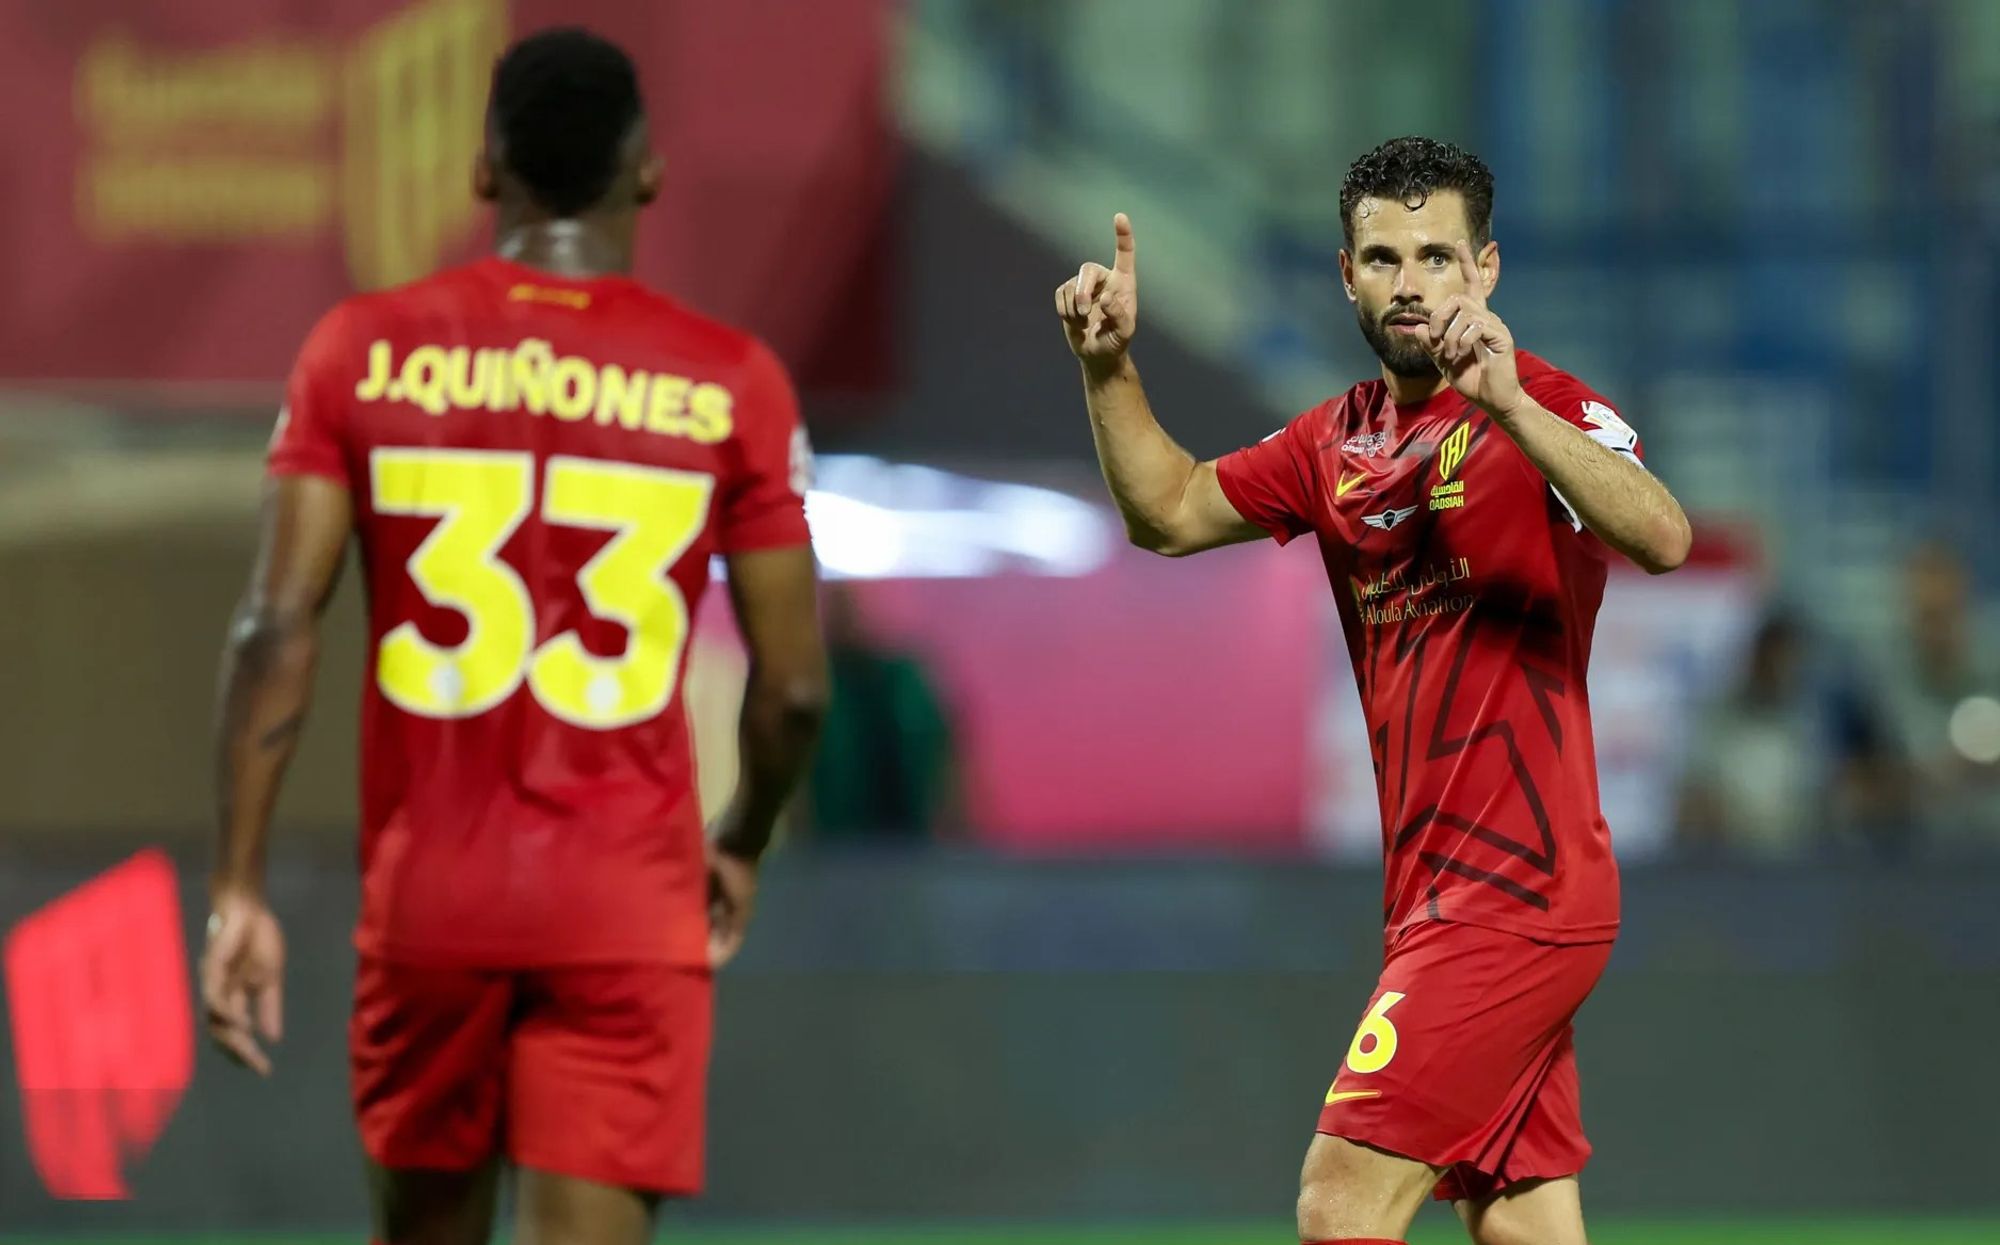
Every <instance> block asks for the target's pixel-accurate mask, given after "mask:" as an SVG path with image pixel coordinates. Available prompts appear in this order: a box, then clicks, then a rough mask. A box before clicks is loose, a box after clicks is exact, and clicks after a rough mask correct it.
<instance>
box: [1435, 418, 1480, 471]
mask: <svg viewBox="0 0 2000 1245" xmlns="http://www.w3.org/2000/svg"><path fill="white" fill-rule="evenodd" d="M1471 448H1472V424H1471V422H1470V421H1468V422H1466V423H1462V424H1460V425H1459V426H1458V427H1456V428H1454V429H1452V433H1451V435H1450V436H1448V437H1446V438H1445V439H1444V440H1443V441H1440V442H1439V443H1438V479H1440V480H1449V479H1451V476H1452V473H1453V472H1455V471H1457V470H1458V465H1459V464H1460V463H1462V462H1464V461H1465V455H1466V453H1467V452H1468V451H1469V450H1470V449H1471Z"/></svg>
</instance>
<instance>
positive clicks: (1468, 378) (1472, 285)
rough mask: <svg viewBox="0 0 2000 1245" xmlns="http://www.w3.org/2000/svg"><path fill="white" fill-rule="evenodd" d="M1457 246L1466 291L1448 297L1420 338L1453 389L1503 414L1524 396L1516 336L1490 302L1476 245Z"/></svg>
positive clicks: (1494, 411) (1494, 413)
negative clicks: (1473, 249) (1487, 299)
mask: <svg viewBox="0 0 2000 1245" xmlns="http://www.w3.org/2000/svg"><path fill="white" fill-rule="evenodd" d="M1456 249H1457V252H1458V269H1459V272H1460V273H1461V274H1462V275H1463V276H1464V277H1465V290H1466V292H1465V293H1463V294H1454V295H1452V296H1451V297H1450V298H1447V299H1445V300H1444V302H1443V304H1442V305H1440V306H1439V307H1438V309H1437V310H1436V311H1433V312H1432V313H1431V321H1430V323H1429V324H1428V325H1425V326H1424V329H1423V331H1422V332H1421V333H1420V334H1419V337H1420V340H1421V341H1422V342H1423V345H1424V348H1425V349H1426V350H1428V351H1430V354H1431V360H1432V361H1433V362H1434V363H1436V364H1437V366H1438V371H1440V372H1442V373H1444V377H1445V379H1446V380H1447V381H1449V382H1451V387H1452V388H1453V389H1456V390H1457V391H1458V392H1459V393H1460V394H1462V395H1464V396H1465V397H1466V398H1468V399H1470V400H1471V401H1472V402H1473V403H1475V404H1476V405H1478V406H1479V407H1480V408H1481V409H1482V410H1485V411H1486V412H1488V413H1489V414H1492V415H1496V416H1500V417H1503V418H1504V417H1505V416H1506V415H1507V414H1508V413H1509V412H1511V411H1512V410H1513V409H1514V408H1515V407H1516V406H1518V405H1519V404H1520V402H1521V400H1522V398H1523V397H1524V394H1523V393H1522V390H1521V377H1520V373H1519V371H1518V370H1517V369H1516V366H1515V359H1514V334H1513V332H1512V331H1511V330H1509V329H1508V327H1507V325H1506V324H1505V322H1503V321H1502V320H1501V319H1500V317H1499V316H1497V315H1495V314H1493V311H1492V309H1491V308H1489V307H1488V306H1487V305H1486V277H1485V274H1484V273H1482V272H1481V271H1480V270H1479V261H1478V260H1476V259H1474V258H1473V255H1472V247H1471V246H1470V245H1468V244H1467V243H1465V242H1462V241H1461V242H1460V243H1458V245H1457V248H1456Z"/></svg>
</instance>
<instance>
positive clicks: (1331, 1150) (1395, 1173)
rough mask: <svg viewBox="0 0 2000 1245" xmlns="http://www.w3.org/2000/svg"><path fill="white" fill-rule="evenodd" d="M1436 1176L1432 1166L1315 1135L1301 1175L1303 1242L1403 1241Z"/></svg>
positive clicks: (1336, 1138)
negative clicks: (1386, 1239)
mask: <svg viewBox="0 0 2000 1245" xmlns="http://www.w3.org/2000/svg"><path fill="white" fill-rule="evenodd" d="M1438 1175H1439V1169H1437V1168H1435V1167H1432V1166H1431V1165H1429V1164H1428V1163H1424V1162H1420V1161H1419V1160H1416V1159H1412V1158H1406V1157H1404V1156H1403V1155H1400V1154H1392V1153H1390V1152H1389V1151H1387V1150H1379V1149H1376V1148H1375V1147H1373V1146H1368V1145H1364V1144H1362V1143H1360V1142H1356V1141H1349V1140H1347V1139H1346V1138H1344V1137H1332V1136H1328V1135H1327V1134H1325V1133H1319V1134H1316V1135H1315V1136H1314V1137H1313V1139H1312V1145H1311V1146H1309V1147H1307V1149H1306V1161H1305V1167H1304V1169H1303V1170H1302V1171H1300V1173H1299V1205H1298V1228H1299V1239H1301V1240H1306V1241H1325V1240H1339V1239H1340V1238H1342V1237H1350V1236H1352V1237H1384V1238H1390V1239H1401V1237H1402V1235H1403V1233H1404V1232H1405V1231H1407V1230H1408V1229H1409V1226H1410V1220H1411V1219H1413V1218H1414V1217H1415V1216H1416V1213H1417V1208H1418V1207H1420V1206H1422V1205H1423V1204H1424V1199H1425V1198H1426V1197H1427V1196H1428V1195H1429V1194H1430V1191H1431V1186H1432V1185H1435V1184H1436V1183H1437V1179H1438Z"/></svg>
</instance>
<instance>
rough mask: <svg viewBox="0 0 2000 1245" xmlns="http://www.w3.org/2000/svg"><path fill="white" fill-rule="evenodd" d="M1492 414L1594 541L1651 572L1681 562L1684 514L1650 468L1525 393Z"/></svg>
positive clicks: (1688, 534)
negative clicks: (1511, 408)
mask: <svg viewBox="0 0 2000 1245" xmlns="http://www.w3.org/2000/svg"><path fill="white" fill-rule="evenodd" d="M1494 419H1495V422H1497V423H1499V425H1500V426H1501V428H1502V429H1504V430H1505V431H1506V433H1507V435H1509V436H1511V437H1512V438H1514V441H1515V443H1516V444H1517V445H1519V446H1520V447H1521V452H1522V453H1524V454H1526V455H1527V457H1528V461H1529V462H1531V463H1533V464H1534V465H1535V467H1536V468H1537V469H1538V470H1540V471H1541V473H1542V475H1543V476H1544V477H1546V478H1547V479H1548V482H1549V483H1550V484H1552V485H1554V486H1555V488H1556V491H1557V492H1559V493H1561V494H1562V495H1563V498H1564V500H1566V501H1567V502H1569V504H1570V506H1571V507H1572V508H1573V509H1574V510H1575V511H1576V517H1577V518H1578V519H1581V520H1582V521H1583V524H1584V526H1586V527H1588V528H1589V529H1590V530H1591V531H1593V532H1595V533H1597V536H1598V539H1600V540H1602V541H1603V542H1604V543H1605V544H1607V545H1609V546H1611V547H1612V548H1613V549H1616V550H1617V551H1618V552H1619V553H1622V554H1624V555H1625V556H1626V557H1627V558H1630V559H1631V560H1632V561H1633V562H1634V563H1636V564H1637V565H1638V566H1639V567H1641V568H1642V569H1644V570H1646V571H1648V572H1650V573H1652V574H1655V575H1659V574H1663V573H1665V572H1667V571H1671V570H1673V569H1674V568H1676V567H1678V566H1679V565H1680V564H1681V563H1682V562H1685V561H1686V560H1687V555H1688V547H1689V546H1690V545H1691V544H1692V543H1693V539H1694V536H1693V532H1692V530H1691V529H1690V528H1689V527H1688V521H1687V515H1686V514H1685V513H1684V512H1683V511H1682V510H1681V505H1680V503H1679V502H1677V501H1675V500H1674V496H1673V494H1672V493H1670V492H1668V491H1667V486H1666V485H1664V484H1662V483H1660V481H1659V479H1658V478H1657V477H1656V476H1654V475H1653V473H1652V472H1650V471H1647V470H1646V469H1645V468H1643V467H1641V466H1639V465H1638V464H1637V463H1634V462H1631V461H1629V460H1628V459H1625V458H1623V457H1621V456H1619V455H1618V454H1616V453H1614V452H1612V451H1611V450H1609V449H1606V448H1605V447H1604V446H1602V445H1599V444H1598V443H1597V442H1595V441H1593V440H1591V439H1590V437H1589V435H1587V434H1586V433H1585V432H1584V431H1583V430H1582V429H1580V428H1578V427H1577V426H1576V425H1574V424H1571V423H1569V422H1568V421H1566V420H1564V419H1562V418H1561V417H1559V416H1557V415H1555V414H1554V413H1552V412H1551V411H1549V410H1548V409H1546V408H1545V407H1543V406H1541V405H1540V404H1539V403H1537V402H1535V401H1534V400H1533V399H1523V401H1522V404H1521V405H1520V406H1519V407H1517V408H1515V410H1514V411H1513V412H1511V413H1510V414H1508V415H1505V416H1502V415H1500V414H1497V413H1496V414H1495V416H1494Z"/></svg>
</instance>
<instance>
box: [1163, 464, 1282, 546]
mask: <svg viewBox="0 0 2000 1245" xmlns="http://www.w3.org/2000/svg"><path fill="white" fill-rule="evenodd" d="M1180 517H1181V523H1180V525H1179V526H1180V530H1179V531H1178V532H1176V535H1177V536H1178V537H1179V538H1180V539H1179V540H1177V541H1176V542H1175V549H1174V552H1176V553H1200V552H1201V551H1202V550H1204V549H1217V548H1220V547H1222V546H1223V545H1240V544H1242V543H1244V542H1245V541H1251V540H1256V539H1258V538H1259V537H1262V536H1265V535H1268V533H1267V532H1266V531H1265V529H1264V528H1262V527H1260V526H1258V525H1257V524H1255V523H1253V522H1251V521H1250V520H1249V519H1247V518H1245V517H1243V514H1242V512H1241V511H1239V510H1238V509H1237V508H1236V503H1235V502H1233V501H1231V500H1229V494H1228V493H1226V492H1224V491H1223V488H1222V480H1221V477H1220V476H1219V475H1218V474H1217V473H1216V468H1215V460H1213V459H1211V460H1209V461H1208V462H1203V463H1196V464H1195V468H1194V474H1193V475H1192V476H1191V477H1189V479H1188V485H1187V491H1186V492H1185V493H1184V494H1182V496H1181V516H1180Z"/></svg>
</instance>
